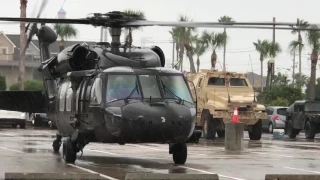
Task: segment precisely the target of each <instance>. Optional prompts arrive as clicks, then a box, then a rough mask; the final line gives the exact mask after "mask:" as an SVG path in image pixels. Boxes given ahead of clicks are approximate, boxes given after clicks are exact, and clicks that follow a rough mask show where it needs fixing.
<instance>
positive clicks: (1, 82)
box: [0, 75, 7, 90]
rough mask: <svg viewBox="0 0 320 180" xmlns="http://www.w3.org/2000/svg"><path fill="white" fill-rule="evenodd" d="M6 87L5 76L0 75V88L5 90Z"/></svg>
mask: <svg viewBox="0 0 320 180" xmlns="http://www.w3.org/2000/svg"><path fill="white" fill-rule="evenodd" d="M6 89H7V83H6V77H5V76H2V75H0V90H6Z"/></svg>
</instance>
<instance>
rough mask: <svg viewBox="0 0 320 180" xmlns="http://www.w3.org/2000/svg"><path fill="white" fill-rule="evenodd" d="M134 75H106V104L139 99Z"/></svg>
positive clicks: (139, 94) (138, 90) (139, 95)
mask: <svg viewBox="0 0 320 180" xmlns="http://www.w3.org/2000/svg"><path fill="white" fill-rule="evenodd" d="M137 84H138V83H137V77H136V76H135V75H108V82H107V95H106V98H107V99H106V100H107V103H108V102H111V101H115V100H118V99H125V98H127V97H128V96H129V95H130V97H131V98H141V93H140V89H139V88H138V86H137Z"/></svg>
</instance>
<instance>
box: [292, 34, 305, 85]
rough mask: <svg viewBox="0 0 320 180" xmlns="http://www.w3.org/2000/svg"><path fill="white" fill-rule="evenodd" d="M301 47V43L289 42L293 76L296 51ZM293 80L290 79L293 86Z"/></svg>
mask: <svg viewBox="0 0 320 180" xmlns="http://www.w3.org/2000/svg"><path fill="white" fill-rule="evenodd" d="M300 46H302V47H303V44H301V42H299V41H296V40H293V41H291V42H290V44H289V51H290V53H291V54H292V55H293V66H294V67H293V74H295V71H294V70H295V66H296V50H297V48H298V47H300ZM294 80H295V78H294V77H292V84H293V85H294Z"/></svg>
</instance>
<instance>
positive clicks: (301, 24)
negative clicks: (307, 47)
mask: <svg viewBox="0 0 320 180" xmlns="http://www.w3.org/2000/svg"><path fill="white" fill-rule="evenodd" d="M308 26H309V23H308V21H304V20H303V19H301V20H300V19H299V18H297V24H296V27H297V28H307V27H308ZM301 31H302V30H300V29H294V30H292V31H291V33H292V34H296V33H298V41H299V73H300V74H301V52H302V47H303V43H302V37H301Z"/></svg>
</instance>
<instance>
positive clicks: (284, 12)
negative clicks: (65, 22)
mask: <svg viewBox="0 0 320 180" xmlns="http://www.w3.org/2000/svg"><path fill="white" fill-rule="evenodd" d="M2 1H5V0H2ZM40 1H41V0H28V6H27V16H28V17H32V16H35V15H33V14H32V12H33V9H34V7H35V5H37V3H39V2H40ZM64 1H65V3H64ZM5 2H6V3H2V6H1V7H2V9H1V11H0V16H6V17H8V16H12V17H19V14H20V5H19V4H20V0H7V1H5ZM63 3H64V4H63ZM62 4H63V8H64V10H65V11H66V12H67V18H83V17H86V16H87V14H89V13H95V12H101V13H104V12H109V11H116V10H118V11H119V10H120V11H121V10H124V9H128V8H130V9H134V10H142V11H144V12H145V14H146V18H147V19H148V20H166V21H175V20H177V19H178V16H179V14H184V15H187V16H188V17H190V18H191V19H193V21H214V22H216V21H217V20H218V19H219V17H221V16H223V15H228V16H231V17H233V18H234V19H235V20H236V21H239V22H240V21H272V18H273V17H276V20H277V21H278V22H280V21H281V22H295V21H296V19H297V17H299V18H301V19H305V20H307V21H309V22H311V23H319V22H320V20H318V19H317V17H318V15H317V14H318V10H319V7H320V1H319V0H305V1H301V0H220V1H217V0H197V1H191V0H158V1H150V0H116V1H110V0H108V1H107V0H50V1H49V4H48V6H47V8H46V11H45V13H44V14H43V15H42V17H47V18H55V17H56V16H57V12H58V11H59V9H60V7H61V6H62ZM76 27H77V28H78V30H79V35H78V37H77V39H79V40H89V41H99V40H100V28H94V27H92V26H89V25H76ZM170 29H171V28H165V27H144V28H143V30H142V31H137V32H134V36H133V38H134V42H133V43H134V44H135V45H138V46H139V45H141V41H142V38H145V39H146V38H147V39H148V40H149V41H154V43H145V45H150V46H151V45H154V44H157V43H156V42H158V44H157V45H158V46H160V47H161V48H162V49H163V51H164V53H165V55H166V58H167V61H168V62H169V61H170V62H171V59H172V44H171V43H170V42H169V41H170V40H171V37H170V34H169V33H168V31H169V30H170ZM202 30H203V29H198V32H201V31H202ZM208 30H210V31H215V32H218V31H222V29H217V28H211V29H208ZM1 31H3V32H5V33H11V34H12V33H19V24H16V25H2V26H1ZM227 32H228V35H229V37H230V41H229V44H228V45H227V55H226V64H227V68H228V70H230V71H238V72H247V71H251V65H250V60H249V55H251V59H252V64H253V71H254V72H255V73H258V74H260V61H259V59H258V58H259V54H258V53H257V52H256V51H255V49H254V46H253V43H252V42H254V41H257V40H258V39H269V40H272V30H258V29H228V30H227ZM303 37H304V36H303ZM109 39H110V38H109ZM122 39H123V37H122ZM294 39H297V35H292V34H291V32H290V31H288V30H276V41H277V42H279V43H280V44H281V46H282V48H283V52H282V53H281V54H280V55H279V56H278V57H277V58H276V68H279V69H278V70H277V71H280V72H285V70H284V68H290V69H291V70H292V65H293V63H292V56H290V54H289V52H288V49H287V47H288V44H289V42H290V41H291V40H294ZM304 40H305V38H304ZM305 42H306V40H305ZM217 53H218V60H219V62H220V63H221V65H220V64H219V63H218V64H217V67H219V69H220V67H222V58H223V57H222V49H221V50H218V52H217ZM308 53H310V49H309V46H308V47H306V48H305V49H304V51H303V53H302V54H303V55H302V71H303V73H305V74H306V75H308V76H310V60H308V59H309V56H308V55H307V54H308ZM210 56H211V52H210V51H208V52H207V53H206V54H205V55H203V56H202V57H201V59H200V60H201V66H200V68H201V69H205V68H210ZM185 59H186V58H185ZM267 61H268V59H267V60H265V61H264V75H266V72H267V70H266V64H267ZM296 62H298V58H297V59H296ZM184 65H185V66H184V68H185V69H188V68H189V62H187V61H185V63H184ZM297 67H298V66H297ZM297 71H298V68H296V72H297ZM288 73H289V75H291V72H290V71H288ZM319 74H320V73H317V76H318V77H319Z"/></svg>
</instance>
